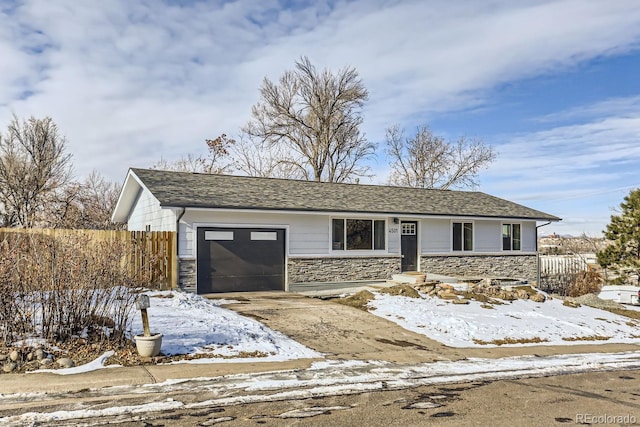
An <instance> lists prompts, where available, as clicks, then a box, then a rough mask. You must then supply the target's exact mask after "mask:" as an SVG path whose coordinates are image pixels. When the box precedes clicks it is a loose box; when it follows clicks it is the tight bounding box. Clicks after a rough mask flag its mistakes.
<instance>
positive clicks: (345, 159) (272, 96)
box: [240, 57, 375, 182]
mask: <svg viewBox="0 0 640 427" xmlns="http://www.w3.org/2000/svg"><path fill="white" fill-rule="evenodd" d="M367 98H368V92H367V89H366V88H365V87H364V85H363V83H362V80H361V79H360V78H359V76H358V72H357V71H356V70H355V68H352V67H346V68H343V69H342V70H340V71H338V72H337V73H336V74H334V73H333V72H331V71H330V70H328V69H325V70H323V71H318V70H316V68H315V67H314V66H313V65H312V64H311V62H310V61H309V59H308V58H307V57H302V58H301V59H300V60H299V61H297V62H296V63H295V68H294V69H293V70H289V71H286V72H285V73H284V74H283V75H282V76H281V77H280V80H279V81H278V82H277V83H276V82H273V81H271V80H269V79H268V78H265V79H264V81H263V83H262V87H261V88H260V101H258V103H256V104H255V105H254V106H253V107H252V110H251V113H252V117H251V119H250V120H249V122H248V123H247V124H246V125H245V126H244V128H243V129H242V130H243V132H244V133H245V134H246V136H247V137H248V138H249V139H250V140H252V141H254V144H255V145H256V146H258V147H259V146H262V147H263V148H265V149H268V150H276V157H277V159H271V160H269V161H268V162H267V164H268V167H267V168H266V170H267V171H269V170H272V166H273V165H274V164H277V165H278V167H277V168H276V169H275V170H276V171H277V170H280V171H282V168H285V169H284V170H286V171H287V172H286V174H287V175H290V176H292V177H298V178H301V179H307V180H310V181H330V182H344V181H350V180H353V179H355V178H357V177H360V176H367V174H368V172H369V168H368V167H367V166H366V165H364V164H363V161H364V160H365V159H366V158H368V157H369V156H371V155H372V154H373V153H374V150H375V144H373V143H370V142H369V141H367V139H366V138H365V136H364V134H363V133H361V132H360V125H361V124H362V112H361V110H362V106H363V105H364V102H365V101H366V100H367ZM256 141H257V142H256ZM240 161H242V159H240ZM285 165H288V166H285ZM278 168H280V169H278ZM247 169H248V170H249V171H251V172H249V173H251V174H257V173H256V171H255V170H254V169H255V168H251V167H248V168H247ZM272 171H273V170H272ZM245 172H246V171H245ZM264 172H265V170H264V169H263V170H262V171H261V174H263V175H264Z"/></svg>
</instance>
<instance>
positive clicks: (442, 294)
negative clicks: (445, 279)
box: [438, 291, 458, 300]
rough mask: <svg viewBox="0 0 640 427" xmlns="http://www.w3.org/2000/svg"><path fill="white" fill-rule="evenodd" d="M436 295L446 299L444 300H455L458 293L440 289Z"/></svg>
mask: <svg viewBox="0 0 640 427" xmlns="http://www.w3.org/2000/svg"><path fill="white" fill-rule="evenodd" d="M438 296H439V297H440V298H442V299H446V300H457V299H458V295H456V294H454V293H452V292H449V291H440V292H438Z"/></svg>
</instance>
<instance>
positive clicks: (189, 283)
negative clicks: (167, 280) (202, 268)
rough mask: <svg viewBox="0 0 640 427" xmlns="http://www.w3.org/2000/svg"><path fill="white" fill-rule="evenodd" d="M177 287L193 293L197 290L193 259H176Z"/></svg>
mask: <svg viewBox="0 0 640 427" xmlns="http://www.w3.org/2000/svg"><path fill="white" fill-rule="evenodd" d="M178 287H179V288H180V289H182V290H183V291H187V292H193V293H194V294H195V293H196V292H197V289H196V260H195V259H190V258H180V259H179V260H178Z"/></svg>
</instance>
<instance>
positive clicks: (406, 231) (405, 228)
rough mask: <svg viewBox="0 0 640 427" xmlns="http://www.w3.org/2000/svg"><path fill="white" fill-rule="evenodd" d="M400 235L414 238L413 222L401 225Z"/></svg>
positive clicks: (414, 227) (414, 225)
mask: <svg viewBox="0 0 640 427" xmlns="http://www.w3.org/2000/svg"><path fill="white" fill-rule="evenodd" d="M402 234H403V235H404V236H407V235H411V236H415V235H416V224H415V223H414V222H403V223H402Z"/></svg>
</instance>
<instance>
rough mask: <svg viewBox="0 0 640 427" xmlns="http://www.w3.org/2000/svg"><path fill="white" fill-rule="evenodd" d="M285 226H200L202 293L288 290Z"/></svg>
mask: <svg viewBox="0 0 640 427" xmlns="http://www.w3.org/2000/svg"><path fill="white" fill-rule="evenodd" d="M284 239H285V232H284V230H282V229H264V228H217V227H216V228H198V293H199V294H206V293H211V292H239V291H271V290H284V260H285V253H284V250H285V249H284V243H285V242H284Z"/></svg>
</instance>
